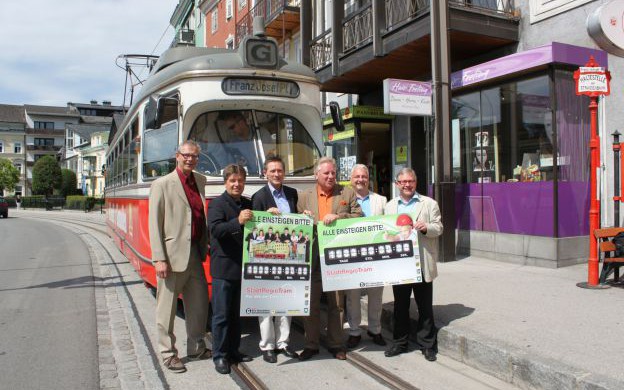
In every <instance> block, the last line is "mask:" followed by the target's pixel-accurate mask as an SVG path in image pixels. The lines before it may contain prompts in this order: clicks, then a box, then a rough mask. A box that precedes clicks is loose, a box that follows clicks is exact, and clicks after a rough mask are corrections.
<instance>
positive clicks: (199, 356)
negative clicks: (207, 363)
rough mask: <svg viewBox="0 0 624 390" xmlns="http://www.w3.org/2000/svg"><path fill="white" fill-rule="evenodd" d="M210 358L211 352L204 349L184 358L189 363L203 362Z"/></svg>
mask: <svg viewBox="0 0 624 390" xmlns="http://www.w3.org/2000/svg"><path fill="white" fill-rule="evenodd" d="M211 357H212V351H211V350H209V349H208V348H204V350H203V351H200V352H198V353H196V354H195V355H188V356H187V357H186V358H187V359H188V360H190V361H193V362H194V361H198V360H205V359H209V358H211Z"/></svg>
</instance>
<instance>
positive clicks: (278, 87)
mask: <svg viewBox="0 0 624 390" xmlns="http://www.w3.org/2000/svg"><path fill="white" fill-rule="evenodd" d="M221 89H222V90H223V92H224V93H225V94H227V95H269V96H280V97H288V98H296V97H297V96H299V85H297V83H295V82H292V81H285V80H275V79H248V78H226V79H225V80H223V82H222V83H221Z"/></svg>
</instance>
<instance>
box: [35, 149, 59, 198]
mask: <svg viewBox="0 0 624 390" xmlns="http://www.w3.org/2000/svg"><path fill="white" fill-rule="evenodd" d="M61 181H62V176H61V167H59V165H58V163H57V162H56V159H55V158H54V157H53V156H44V157H41V158H40V159H39V160H37V162H36V163H35V166H34V167H33V174H32V190H33V193H34V194H37V195H52V193H53V192H54V189H59V188H60V187H61Z"/></svg>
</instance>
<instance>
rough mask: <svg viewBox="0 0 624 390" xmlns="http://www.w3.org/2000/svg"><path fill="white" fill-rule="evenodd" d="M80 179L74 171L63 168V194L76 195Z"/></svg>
mask: <svg viewBox="0 0 624 390" xmlns="http://www.w3.org/2000/svg"><path fill="white" fill-rule="evenodd" d="M77 185H78V179H77V178H76V174H75V173H74V171H72V170H69V169H61V188H60V190H61V191H60V192H61V195H63V196H70V195H75V194H76V193H77V192H78V189H77V188H76V186H77Z"/></svg>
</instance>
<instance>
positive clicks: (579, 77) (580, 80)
mask: <svg viewBox="0 0 624 390" xmlns="http://www.w3.org/2000/svg"><path fill="white" fill-rule="evenodd" d="M592 60H593V59H592ZM589 65H597V64H595V63H591V61H590V63H589ZM574 79H575V81H576V94H577V95H588V96H599V95H609V93H610V92H611V88H610V85H609V81H610V79H611V75H610V73H609V71H608V70H606V69H605V68H603V67H600V66H581V67H580V68H579V69H578V70H577V71H575V72H574Z"/></svg>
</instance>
